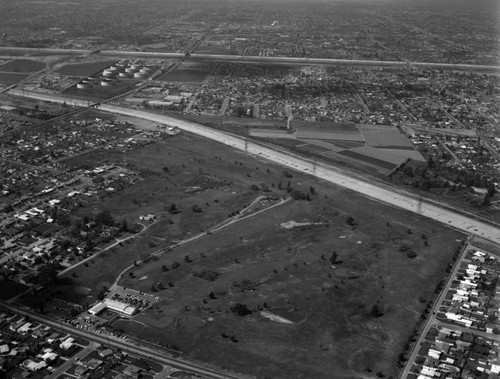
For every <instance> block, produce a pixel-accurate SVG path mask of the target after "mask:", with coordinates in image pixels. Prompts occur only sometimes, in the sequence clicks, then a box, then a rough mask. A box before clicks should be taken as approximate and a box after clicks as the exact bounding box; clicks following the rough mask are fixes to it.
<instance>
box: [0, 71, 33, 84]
mask: <svg viewBox="0 0 500 379" xmlns="http://www.w3.org/2000/svg"><path fill="white" fill-rule="evenodd" d="M28 76H29V74H21V73H17V72H0V83H5V84H14V83H17V82H20V81H21V80H23V79H25V78H27V77H28Z"/></svg>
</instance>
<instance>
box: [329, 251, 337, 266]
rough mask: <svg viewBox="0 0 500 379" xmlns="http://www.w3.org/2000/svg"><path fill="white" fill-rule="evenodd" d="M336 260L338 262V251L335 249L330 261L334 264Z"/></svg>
mask: <svg viewBox="0 0 500 379" xmlns="http://www.w3.org/2000/svg"><path fill="white" fill-rule="evenodd" d="M335 262H337V252H336V251H335V250H334V251H333V252H332V256H331V257H330V263H331V264H332V265H333V264H335Z"/></svg>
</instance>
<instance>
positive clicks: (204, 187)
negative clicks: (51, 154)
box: [53, 134, 276, 303]
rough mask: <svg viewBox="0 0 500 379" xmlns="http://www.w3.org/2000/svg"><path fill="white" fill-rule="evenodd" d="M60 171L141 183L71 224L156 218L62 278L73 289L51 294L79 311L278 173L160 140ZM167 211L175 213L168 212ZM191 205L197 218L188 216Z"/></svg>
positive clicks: (210, 148)
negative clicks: (107, 169)
mask: <svg viewBox="0 0 500 379" xmlns="http://www.w3.org/2000/svg"><path fill="white" fill-rule="evenodd" d="M64 163H65V165H67V166H68V167H71V168H76V167H85V168H88V167H95V166H99V165H102V164H103V163H107V164H112V163H114V164H117V165H126V166H127V168H128V169H129V170H132V171H136V172H139V173H140V175H141V180H139V181H138V182H137V183H135V184H134V185H132V186H129V187H127V188H126V189H124V190H122V191H120V192H117V193H116V194H114V195H112V196H108V197H106V198H104V199H101V200H100V201H99V202H98V203H93V204H92V203H91V204H89V205H88V206H86V207H82V208H78V209H77V210H76V211H75V212H74V215H75V216H79V217H82V218H83V217H84V216H85V215H90V214H96V213H98V212H99V211H101V210H103V209H107V210H109V211H110V212H111V214H112V215H113V217H114V219H115V221H117V222H118V223H120V222H121V221H122V220H123V219H125V220H127V222H128V223H129V224H133V223H136V222H141V221H140V220H139V216H140V215H147V214H150V213H151V214H154V215H156V216H157V222H156V223H155V224H154V225H152V226H151V227H150V228H149V229H148V230H147V231H146V232H145V233H143V234H141V235H140V236H138V237H137V238H135V239H134V240H131V241H127V242H124V243H123V244H122V246H116V247H115V248H113V249H111V250H110V251H107V252H106V253H104V254H103V255H100V256H98V257H95V258H94V259H93V260H92V261H90V262H89V263H88V266H85V265H81V266H79V267H78V268H76V269H75V270H73V271H72V272H69V273H68V274H67V275H66V277H67V278H71V280H72V281H73V284H70V285H63V286H56V287H54V289H53V290H54V291H61V293H60V296H62V297H64V298H65V299H68V300H72V301H76V302H79V303H86V302H92V301H95V300H97V295H98V293H99V292H100V291H101V290H102V288H103V286H106V287H107V288H109V286H110V285H111V284H112V283H113V282H114V280H115V279H116V278H117V276H118V274H119V273H120V272H121V271H122V270H123V269H125V268H126V267H128V266H129V265H131V264H133V263H134V260H140V259H143V258H145V257H147V256H148V255H149V254H151V253H153V252H154V251H157V250H158V249H160V248H162V247H168V246H170V245H172V244H173V242H171V241H179V240H182V239H185V238H189V237H191V236H194V235H196V234H199V233H200V232H202V231H204V230H207V229H209V228H211V227H212V226H214V225H217V224H219V223H220V222H222V221H225V220H226V219H228V218H229V215H230V214H231V213H233V212H235V211H240V210H242V208H243V207H244V206H245V205H248V204H250V203H251V202H252V201H253V200H254V199H255V198H256V197H257V196H259V195H261V193H260V192H259V191H255V190H252V189H250V186H251V185H252V184H254V183H257V185H259V184H260V183H271V182H272V181H273V180H274V178H275V176H276V171H274V170H273V171H271V170H270V171H269V172H267V171H266V170H265V166H264V165H263V164H262V163H260V164H257V163H255V162H252V164H250V163H249V162H248V157H246V156H245V155H243V154H241V153H239V152H236V151H232V150H228V149H226V148H225V147H223V145H220V144H218V143H216V142H213V141H204V140H203V139H200V138H198V137H195V136H191V135H186V134H180V135H177V136H175V137H171V138H166V139H164V140H162V139H160V140H158V141H157V142H154V143H151V144H149V145H147V146H144V147H142V148H139V149H137V150H134V151H131V152H127V154H122V153H120V152H116V151H107V150H97V151H92V152H91V153H89V154H84V155H79V156H78V157H75V158H74V159H67V160H65V162H64ZM254 163H255V165H254ZM259 166H260V168H259ZM257 168H259V169H257ZM172 204H175V206H176V208H177V210H178V213H172V212H171V206H172ZM195 205H196V206H197V207H198V208H199V209H197V211H194V210H193V207H194V206H195ZM199 210H201V211H199ZM147 225H149V223H148V222H144V226H147ZM73 274H74V275H73ZM81 286H84V287H89V288H90V290H91V291H90V292H89V294H88V296H82V295H81V294H80V291H75V289H77V288H79V287H81Z"/></svg>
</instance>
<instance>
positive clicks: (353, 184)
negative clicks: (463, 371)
mask: <svg viewBox="0 0 500 379" xmlns="http://www.w3.org/2000/svg"><path fill="white" fill-rule="evenodd" d="M8 93H9V94H10V95H15V96H24V97H29V98H33V99H38V100H44V101H52V102H58V103H64V102H66V103H67V104H70V105H74V106H81V107H88V106H89V105H90V104H89V102H88V101H86V100H79V99H73V98H66V97H63V96H58V95H49V94H42V93H37V92H29V91H20V90H16V89H13V90H10V91H9V92H8ZM99 109H100V110H102V111H105V112H109V113H113V114H120V115H124V116H130V117H135V118H140V119H145V120H149V121H152V122H158V123H161V124H166V125H169V126H173V127H178V128H179V129H182V130H185V131H187V132H190V133H193V134H197V135H199V136H202V137H205V138H209V139H212V140H216V141H219V142H220V143H223V144H225V145H227V146H231V147H233V148H235V149H238V150H242V151H245V152H247V153H248V154H251V155H255V156H258V157H261V158H263V159H266V160H268V161H272V162H274V163H278V164H280V165H282V166H285V167H288V168H291V169H294V170H297V171H301V172H304V173H308V174H310V175H313V176H315V177H317V178H318V179H323V180H325V181H327V182H330V183H333V184H336V185H338V186H341V187H345V188H347V189H349V190H352V191H355V192H358V193H360V194H363V195H365V196H367V197H370V198H372V199H373V200H375V201H379V202H382V203H385V204H388V205H390V206H393V207H396V208H401V209H404V210H407V211H410V212H413V213H416V214H419V215H422V216H425V217H428V218H430V219H432V220H435V221H437V222H440V223H443V224H446V225H448V226H450V227H452V228H455V229H457V230H460V231H462V232H465V233H467V234H475V235H477V236H480V237H482V238H485V239H487V240H490V241H492V242H494V243H497V244H498V243H500V228H499V226H498V225H496V224H490V223H488V222H487V221H486V220H484V221H481V220H478V218H477V217H475V216H473V215H470V214H467V213H465V212H463V211H461V210H459V209H455V208H451V207H448V206H445V205H443V204H440V203H437V202H434V201H432V200H430V199H424V198H421V197H418V196H416V195H414V194H412V193H410V192H406V191H404V190H401V189H397V188H394V187H391V186H389V185H386V184H383V183H380V182H376V181H374V180H370V179H368V178H363V177H361V176H357V175H355V174H353V173H350V172H348V171H345V170H341V169H339V168H336V167H333V166H329V165H326V164H322V163H318V162H316V161H312V160H309V159H306V158H303V157H300V156H298V155H295V154H292V153H290V152H286V151H283V150H278V149H276V148H272V147H269V146H266V145H263V144H261V143H257V142H255V141H250V140H247V139H246V138H243V137H240V136H236V135H233V134H230V133H226V132H222V131H219V130H215V129H211V128H209V127H206V126H203V125H199V124H196V123H194V122H189V121H184V120H179V119H176V118H173V117H170V116H166V115H162V114H156V113H150V112H146V111H141V110H136V109H128V108H124V107H120V106H116V105H111V104H101V105H100V106H99Z"/></svg>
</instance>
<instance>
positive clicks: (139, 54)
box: [0, 46, 500, 72]
mask: <svg viewBox="0 0 500 379" xmlns="http://www.w3.org/2000/svg"><path fill="white" fill-rule="evenodd" d="M2 51H5V52H8V51H19V52H26V53H28V52H36V53H38V54H42V53H44V52H46V53H47V54H49V53H58V54H66V55H67V54H75V55H82V54H90V53H92V54H101V55H104V56H116V57H134V58H158V59H179V58H186V59H189V60H196V61H215V62H233V63H261V64H262V63H264V64H291V65H322V66H341V65H348V66H374V67H409V66H412V67H422V68H432V69H438V70H460V71H479V72H499V71H500V66H488V65H475V64H452V63H438V62H409V61H405V62H403V61H375V60H361V59H332V58H313V57H311V58H300V57H259V56H249V55H218V54H189V55H188V56H187V55H186V54H185V53H162V52H155V51H122V50H95V51H91V50H71V49H50V48H47V49H38V48H20V47H2V46H0V53H1V52H2Z"/></svg>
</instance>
